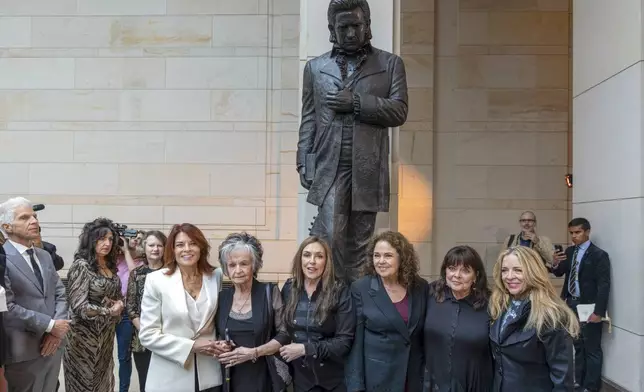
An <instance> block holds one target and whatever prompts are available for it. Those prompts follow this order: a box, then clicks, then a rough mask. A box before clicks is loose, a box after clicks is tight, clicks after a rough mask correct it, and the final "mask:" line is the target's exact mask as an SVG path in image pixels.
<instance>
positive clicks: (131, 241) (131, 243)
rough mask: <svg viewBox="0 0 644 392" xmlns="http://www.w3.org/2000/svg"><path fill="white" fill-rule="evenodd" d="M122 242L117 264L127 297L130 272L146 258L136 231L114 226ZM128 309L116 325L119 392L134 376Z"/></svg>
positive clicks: (126, 389)
mask: <svg viewBox="0 0 644 392" xmlns="http://www.w3.org/2000/svg"><path fill="white" fill-rule="evenodd" d="M114 227H115V229H116V231H117V232H118V235H119V238H120V240H119V241H118V244H119V247H120V249H119V255H118V258H117V263H116V273H117V275H118V277H119V280H120V281H121V294H122V295H123V297H124V298H126V297H127V286H128V281H129V278H130V272H132V271H133V270H134V269H135V268H137V267H139V266H141V265H143V263H144V258H143V256H144V255H143V252H142V251H141V247H140V246H139V245H140V244H139V236H138V232H137V231H136V230H131V229H130V230H127V226H125V225H118V224H115V225H114ZM126 309H127V308H125V309H123V314H122V317H121V321H120V322H119V323H118V324H117V325H116V343H117V348H118V358H119V372H118V374H119V391H120V392H128V390H129V389H130V377H131V376H132V348H131V346H132V338H133V336H134V330H133V326H132V321H131V320H130V318H129V317H128V314H127V310H126Z"/></svg>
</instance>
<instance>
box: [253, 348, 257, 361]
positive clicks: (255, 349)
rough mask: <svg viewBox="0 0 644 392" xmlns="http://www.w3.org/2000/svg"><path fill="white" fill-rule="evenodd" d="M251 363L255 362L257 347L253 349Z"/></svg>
mask: <svg viewBox="0 0 644 392" xmlns="http://www.w3.org/2000/svg"><path fill="white" fill-rule="evenodd" d="M252 361H253V363H255V362H257V347H255V348H254V349H253V359H252Z"/></svg>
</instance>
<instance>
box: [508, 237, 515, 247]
mask: <svg viewBox="0 0 644 392" xmlns="http://www.w3.org/2000/svg"><path fill="white" fill-rule="evenodd" d="M513 242H514V234H510V239H509V240H508V248H510V247H512V243H513Z"/></svg>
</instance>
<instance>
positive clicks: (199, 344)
mask: <svg viewBox="0 0 644 392" xmlns="http://www.w3.org/2000/svg"><path fill="white" fill-rule="evenodd" d="M232 349H233V344H232V343H228V342H226V341H225V340H210V339H197V340H195V343H194V345H193V346H192V351H193V352H195V353H197V354H201V355H208V356H211V357H217V358H219V356H220V355H222V354H224V353H228V352H230V351H231V350H232Z"/></svg>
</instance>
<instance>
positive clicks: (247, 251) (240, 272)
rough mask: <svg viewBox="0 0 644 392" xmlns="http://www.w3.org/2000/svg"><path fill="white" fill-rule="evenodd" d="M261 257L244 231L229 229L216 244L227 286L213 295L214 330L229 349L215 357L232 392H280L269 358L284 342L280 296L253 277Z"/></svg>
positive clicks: (274, 362) (277, 367)
mask: <svg viewBox="0 0 644 392" xmlns="http://www.w3.org/2000/svg"><path fill="white" fill-rule="evenodd" d="M263 255H264V250H263V248H262V244H261V242H260V241H259V240H258V239H257V238H255V237H254V236H252V235H250V234H248V233H232V234H230V235H228V237H226V239H225V240H224V241H223V242H222V243H221V245H220V246H219V263H220V264H221V268H222V270H223V272H224V274H225V275H226V276H227V277H228V278H230V280H231V281H232V283H233V287H231V288H227V289H224V291H222V293H221V295H220V297H219V308H218V313H217V331H218V333H219V335H220V336H219V339H220V340H225V339H227V338H230V340H231V341H232V342H233V343H234V347H235V349H234V350H232V351H230V352H227V353H224V354H221V355H219V361H220V362H221V364H222V365H223V366H225V368H226V371H229V372H230V378H229V381H227V382H229V383H230V384H229V385H228V390H229V391H233V392H234V391H244V392H273V391H283V390H285V387H286V383H287V382H288V380H287V379H288V375H287V374H284V373H283V372H282V370H283V367H284V366H282V365H283V364H282V363H280V362H279V360H278V359H277V358H276V357H274V356H273V354H275V353H276V352H277V351H278V350H279V349H280V347H282V345H284V344H287V343H289V342H290V338H289V337H288V334H287V333H286V330H285V329H284V328H283V326H282V323H281V319H282V318H281V314H282V297H281V295H280V292H279V289H278V287H277V285H275V284H273V283H261V282H259V281H258V280H257V274H258V272H259V270H260V269H261V268H262V266H263V259H262V257H263ZM280 374H281V375H280ZM227 379H228V378H227Z"/></svg>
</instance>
